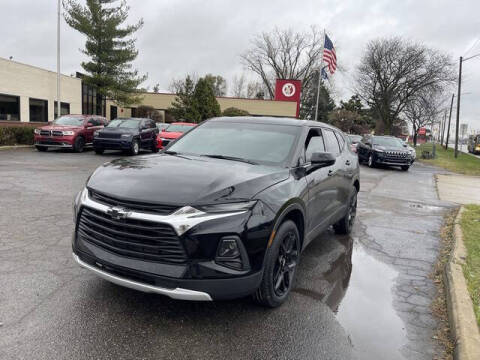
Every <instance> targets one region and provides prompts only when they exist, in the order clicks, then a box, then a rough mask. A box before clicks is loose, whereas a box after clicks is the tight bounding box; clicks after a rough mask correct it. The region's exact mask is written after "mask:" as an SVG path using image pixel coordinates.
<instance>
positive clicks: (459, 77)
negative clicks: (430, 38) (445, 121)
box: [455, 56, 463, 158]
mask: <svg viewBox="0 0 480 360" xmlns="http://www.w3.org/2000/svg"><path fill="white" fill-rule="evenodd" d="M462 63H463V57H462V56H460V64H459V66H458V94H457V122H456V127H455V158H457V157H458V128H459V127H460V91H461V90H462Z"/></svg>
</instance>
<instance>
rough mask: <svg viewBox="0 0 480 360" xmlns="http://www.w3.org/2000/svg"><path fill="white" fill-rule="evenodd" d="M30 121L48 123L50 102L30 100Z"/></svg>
mask: <svg viewBox="0 0 480 360" xmlns="http://www.w3.org/2000/svg"><path fill="white" fill-rule="evenodd" d="M30 121H34V122H48V101H47V100H40V99H30Z"/></svg>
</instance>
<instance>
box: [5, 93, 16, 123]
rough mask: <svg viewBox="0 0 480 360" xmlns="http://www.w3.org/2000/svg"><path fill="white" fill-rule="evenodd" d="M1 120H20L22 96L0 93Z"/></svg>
mask: <svg viewBox="0 0 480 360" xmlns="http://www.w3.org/2000/svg"><path fill="white" fill-rule="evenodd" d="M0 120H8V121H19V120H20V97H18V96H11V95H2V94H0Z"/></svg>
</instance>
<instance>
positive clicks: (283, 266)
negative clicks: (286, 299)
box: [273, 231, 299, 297]
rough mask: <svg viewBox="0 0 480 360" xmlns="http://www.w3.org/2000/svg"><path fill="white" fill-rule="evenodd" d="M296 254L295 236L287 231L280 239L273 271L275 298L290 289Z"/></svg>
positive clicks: (296, 243)
mask: <svg viewBox="0 0 480 360" xmlns="http://www.w3.org/2000/svg"><path fill="white" fill-rule="evenodd" d="M298 253H299V252H298V239H297V236H296V234H295V233H294V232H293V231H289V232H288V233H287V234H285V236H284V238H283V239H282V243H281V244H280V248H279V251H278V257H277V261H276V262H275V267H274V269H273V289H274V291H275V294H276V295H277V296H280V297H281V296H283V295H285V294H286V293H288V292H289V291H290V288H291V287H292V283H293V278H294V275H295V269H296V267H297V261H298Z"/></svg>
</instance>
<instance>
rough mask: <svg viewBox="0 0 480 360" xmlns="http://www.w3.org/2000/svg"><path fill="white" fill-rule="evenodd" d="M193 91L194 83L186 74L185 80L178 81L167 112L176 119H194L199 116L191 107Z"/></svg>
mask: <svg viewBox="0 0 480 360" xmlns="http://www.w3.org/2000/svg"><path fill="white" fill-rule="evenodd" d="M194 91H195V84H194V82H193V80H192V78H191V77H190V76H189V75H187V77H186V78H185V81H182V82H178V84H177V92H176V94H177V96H176V98H175V101H174V102H173V103H172V106H171V107H170V108H169V109H168V112H169V113H170V114H171V115H172V116H173V117H174V118H175V119H176V120H190V121H194V120H195V119H197V118H198V117H199V116H198V114H197V113H196V112H195V109H194V107H193V93H194Z"/></svg>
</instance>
